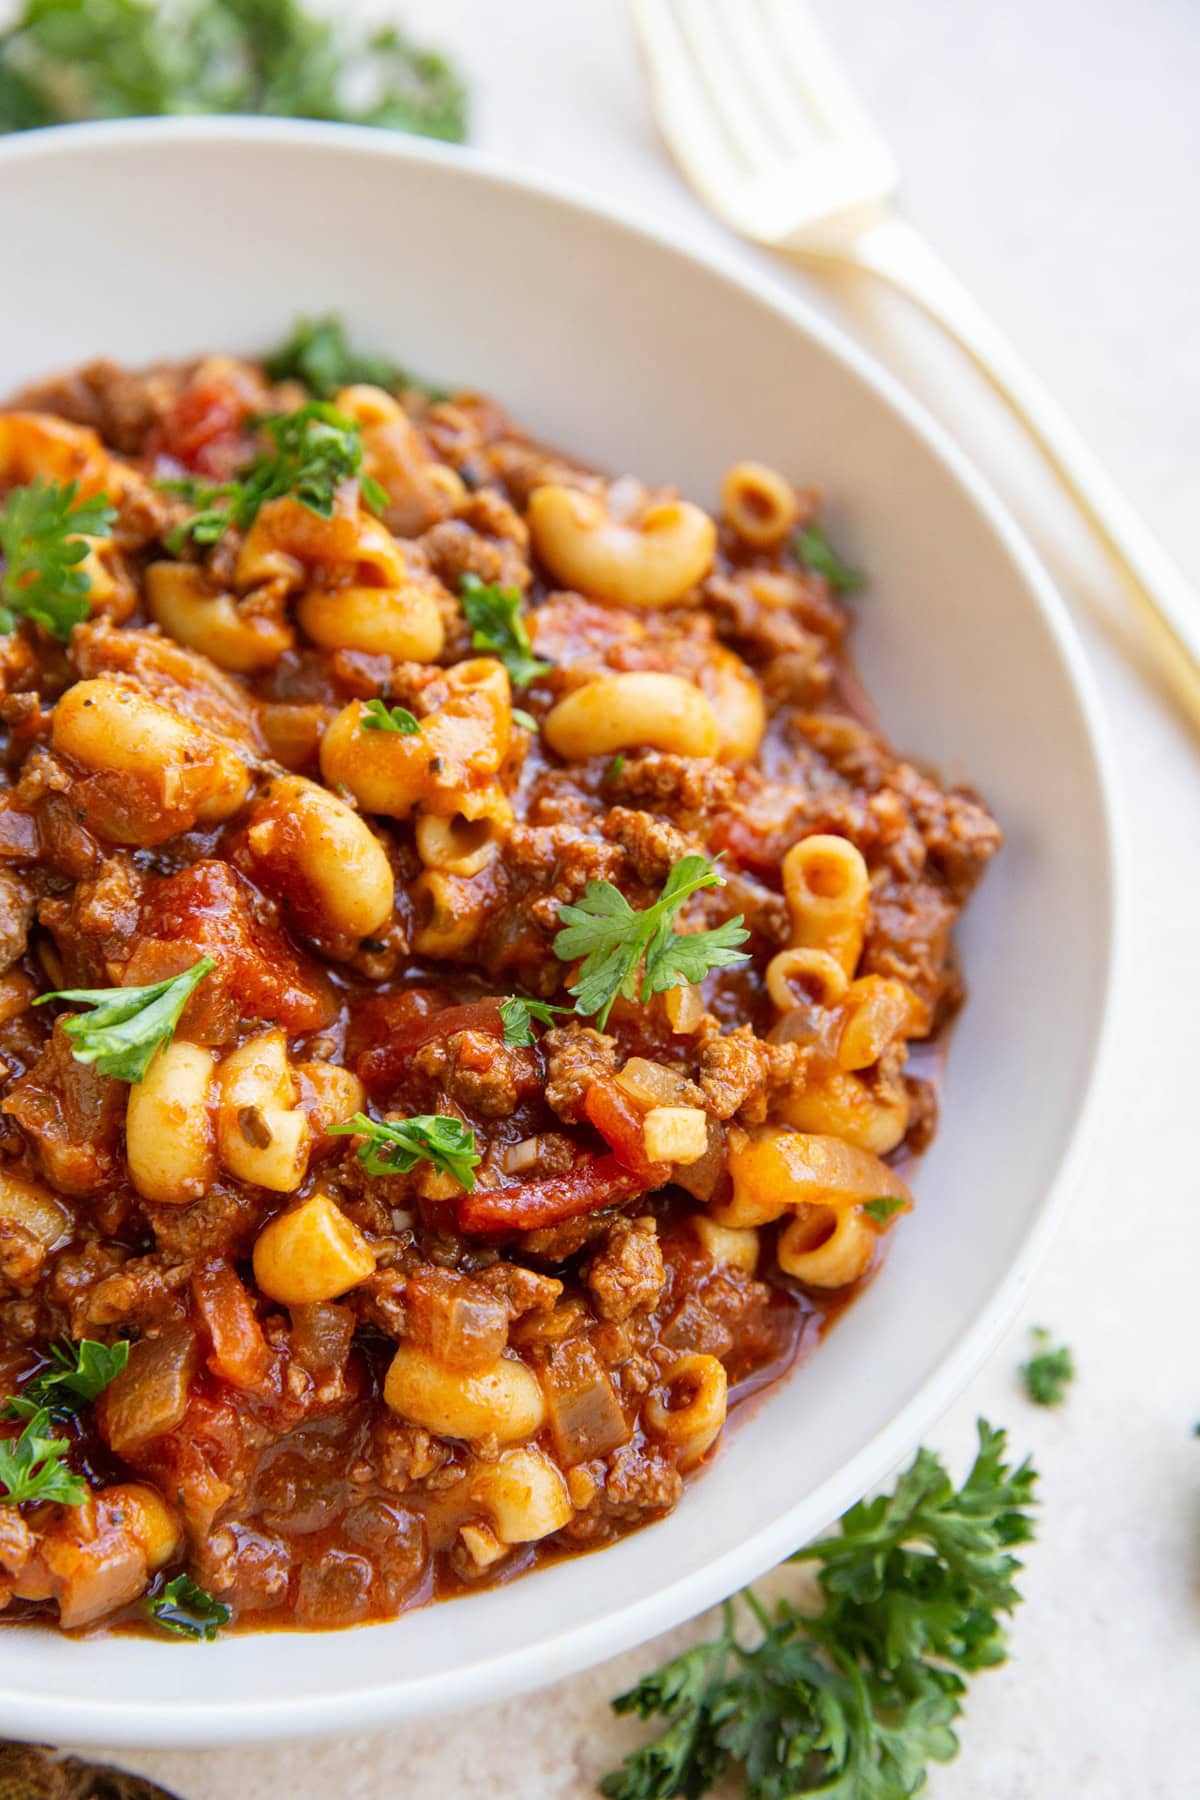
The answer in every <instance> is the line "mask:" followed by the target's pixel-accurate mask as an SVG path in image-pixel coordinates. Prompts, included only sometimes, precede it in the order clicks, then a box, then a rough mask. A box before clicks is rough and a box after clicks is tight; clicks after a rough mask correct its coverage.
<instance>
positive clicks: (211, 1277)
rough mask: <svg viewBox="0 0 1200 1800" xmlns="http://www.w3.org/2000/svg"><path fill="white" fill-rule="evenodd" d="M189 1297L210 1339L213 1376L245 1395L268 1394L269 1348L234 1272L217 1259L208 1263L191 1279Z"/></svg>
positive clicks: (209, 1360)
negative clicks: (238, 1389) (245, 1393)
mask: <svg viewBox="0 0 1200 1800" xmlns="http://www.w3.org/2000/svg"><path fill="white" fill-rule="evenodd" d="M192 1297H193V1299H194V1300H195V1303H196V1310H197V1312H198V1313H199V1315H200V1318H201V1320H202V1321H203V1323H204V1326H205V1328H206V1329H207V1331H208V1335H209V1337H210V1339H211V1340H212V1348H211V1349H210V1351H209V1353H208V1366H209V1368H210V1369H211V1370H212V1372H213V1374H214V1375H215V1376H217V1378H218V1379H219V1380H220V1381H226V1382H228V1383H229V1385H230V1387H235V1388H240V1389H242V1390H244V1391H245V1392H247V1393H258V1394H261V1393H265V1392H268V1391H269V1389H270V1386H271V1372H272V1361H273V1359H272V1356H271V1350H270V1346H269V1345H268V1343H267V1340H266V1338H265V1337H264V1336H263V1329H262V1326H261V1325H260V1324H259V1322H258V1315H257V1314H256V1313H255V1311H254V1304H253V1302H252V1301H251V1299H250V1295H249V1293H248V1292H247V1290H246V1284H245V1283H244V1282H243V1281H242V1280H241V1278H240V1276H239V1275H238V1274H237V1272H236V1270H234V1269H231V1268H230V1266H229V1264H228V1263H227V1262H223V1261H221V1260H220V1259H217V1260H216V1261H214V1262H210V1263H207V1264H206V1265H205V1266H204V1267H203V1268H202V1269H199V1270H197V1272H196V1274H195V1275H194V1276H193V1277H192Z"/></svg>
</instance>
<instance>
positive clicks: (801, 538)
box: [794, 524, 866, 594]
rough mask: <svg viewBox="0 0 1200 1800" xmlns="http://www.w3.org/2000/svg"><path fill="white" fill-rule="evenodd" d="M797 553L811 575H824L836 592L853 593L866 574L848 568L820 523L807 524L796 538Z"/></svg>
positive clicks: (861, 583) (862, 583)
mask: <svg viewBox="0 0 1200 1800" xmlns="http://www.w3.org/2000/svg"><path fill="white" fill-rule="evenodd" d="M794 548H795V551H796V555H797V556H798V557H799V558H800V561H801V562H802V563H803V564H804V567H805V568H806V569H807V570H808V572H809V574H810V575H823V576H824V577H825V579H826V581H827V582H828V583H829V585H830V587H831V588H832V589H833V591H834V593H835V594H853V593H854V592H855V591H856V590H857V589H858V588H860V587H862V586H863V585H864V583H865V581H866V576H865V575H861V574H860V573H859V572H858V570H857V569H851V568H848V567H847V565H846V564H845V563H844V562H843V561H842V559H841V557H840V556H839V555H838V553H837V551H836V550H835V549H834V547H833V545H832V544H831V543H830V542H829V539H828V538H827V537H826V536H825V533H824V532H823V531H822V529H821V527H820V526H819V525H816V524H813V525H806V526H805V527H804V530H803V531H800V532H797V534H796V537H795V540H794Z"/></svg>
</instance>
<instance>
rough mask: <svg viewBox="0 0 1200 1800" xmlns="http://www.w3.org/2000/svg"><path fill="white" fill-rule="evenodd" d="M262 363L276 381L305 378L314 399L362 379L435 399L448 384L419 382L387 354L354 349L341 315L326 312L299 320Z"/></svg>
mask: <svg viewBox="0 0 1200 1800" xmlns="http://www.w3.org/2000/svg"><path fill="white" fill-rule="evenodd" d="M263 367H264V369H265V370H266V372H267V374H268V375H269V376H270V378H271V380H272V381H301V382H303V383H304V386H305V387H306V388H307V389H308V391H309V393H310V394H311V395H312V396H313V399H314V400H332V399H333V397H334V395H335V394H336V393H338V391H339V390H340V389H341V388H345V387H354V386H355V385H356V384H357V383H358V382H365V383H366V384H367V385H368V386H369V387H379V388H386V389H387V391H388V392H389V393H393V394H395V393H400V392H401V391H402V390H403V389H404V388H419V389H421V391H422V392H423V393H426V394H428V395H429V396H430V398H431V399H445V398H446V390H445V389H444V388H435V387H431V386H430V384H429V383H428V382H425V381H418V379H417V377H416V376H415V375H412V374H410V373H409V371H408V370H407V369H402V368H400V366H399V364H397V363H394V362H392V361H391V360H390V359H389V358H388V357H386V356H371V355H368V354H367V353H366V352H365V351H362V350H357V349H355V347H354V346H353V345H352V344H351V343H350V342H349V341H348V339H347V337H346V328H345V326H344V325H343V324H342V321H341V320H340V319H339V318H338V317H337V314H336V313H323V314H322V316H321V317H320V318H319V319H297V321H296V324H295V326H294V328H293V330H292V335H291V337H290V338H288V340H287V342H286V343H284V344H281V345H280V346H279V348H278V350H273V351H272V352H271V354H270V355H269V356H265V357H264V358H263Z"/></svg>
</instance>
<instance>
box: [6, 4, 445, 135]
mask: <svg viewBox="0 0 1200 1800" xmlns="http://www.w3.org/2000/svg"><path fill="white" fill-rule="evenodd" d="M163 113H266V114H272V115H275V116H277V117H283V118H300V119H336V120H343V121H345V122H347V123H349V124H354V125H374V126H379V127H382V128H383V129H385V130H391V131H413V132H417V133H419V134H421V135H422V136H425V137H434V138H444V139H447V140H448V141H450V142H454V143H461V142H462V140H463V138H465V136H466V132H467V94H466V89H465V88H464V86H463V83H462V81H461V79H460V77H459V76H458V74H457V72H456V71H455V69H454V68H453V66H452V65H451V64H450V63H449V62H447V60H446V59H445V57H443V56H439V55H438V54H437V53H436V52H434V51H431V50H426V49H423V48H422V47H421V46H420V45H417V44H414V43H413V42H412V40H411V39H410V38H408V37H407V36H406V35H405V34H404V33H403V32H402V31H399V30H396V29H395V28H392V27H387V28H384V29H379V30H371V29H364V28H363V27H362V26H361V25H357V26H356V25H354V24H353V23H352V22H350V21H348V20H346V19H343V18H340V17H338V16H337V15H336V14H334V16H333V17H331V18H324V17H318V16H317V15H315V14H313V13H310V12H308V11H307V10H306V8H305V7H303V6H302V5H299V4H298V3H297V0H162V4H158V5H155V4H152V3H151V0H25V3H24V5H23V6H22V7H21V8H20V10H19V11H18V13H17V15H16V17H15V18H14V19H13V21H12V22H11V24H9V25H8V26H7V28H6V29H5V30H3V31H0V131H29V130H31V129H33V128H34V127H36V126H40V125H57V124H61V123H64V122H67V121H71V120H76V119H121V118H145V117H148V116H151V115H155V114H163Z"/></svg>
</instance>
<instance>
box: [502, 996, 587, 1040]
mask: <svg viewBox="0 0 1200 1800" xmlns="http://www.w3.org/2000/svg"><path fill="white" fill-rule="evenodd" d="M570 1011H571V1008H570V1007H569V1006H551V1005H550V1003H549V1001H548V1000H530V999H527V998H526V996H525V995H524V994H510V995H509V997H508V999H507V1000H502V1001H501V1002H500V1018H501V1022H502V1023H503V1026H504V1042H505V1043H506V1044H510V1045H512V1046H513V1047H514V1048H516V1047H518V1046H527V1045H529V1044H532V1043H534V1042H535V1041H536V1040H535V1039H534V1035H533V1021H534V1020H535V1019H536V1020H537V1022H538V1024H539V1025H553V1023H554V1015H555V1013H569V1012H570Z"/></svg>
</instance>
